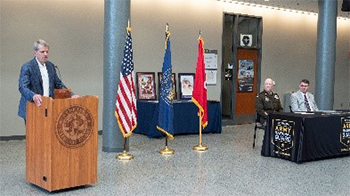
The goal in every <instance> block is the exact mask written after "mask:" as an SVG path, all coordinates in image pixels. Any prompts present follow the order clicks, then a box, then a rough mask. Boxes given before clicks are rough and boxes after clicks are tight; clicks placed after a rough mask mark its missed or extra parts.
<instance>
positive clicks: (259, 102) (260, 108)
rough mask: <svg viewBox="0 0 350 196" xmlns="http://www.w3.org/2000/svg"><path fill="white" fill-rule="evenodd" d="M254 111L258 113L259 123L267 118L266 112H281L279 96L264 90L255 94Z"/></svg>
mask: <svg viewBox="0 0 350 196" xmlns="http://www.w3.org/2000/svg"><path fill="white" fill-rule="evenodd" d="M255 109H256V112H257V113H259V114H260V116H261V118H260V123H261V124H263V123H264V122H265V121H266V119H267V113H271V112H282V111H283V108H282V106H281V100H280V97H279V96H278V95H277V93H274V92H271V93H268V92H266V91H265V90H264V91H262V92H260V93H259V94H258V95H257V96H256V100H255Z"/></svg>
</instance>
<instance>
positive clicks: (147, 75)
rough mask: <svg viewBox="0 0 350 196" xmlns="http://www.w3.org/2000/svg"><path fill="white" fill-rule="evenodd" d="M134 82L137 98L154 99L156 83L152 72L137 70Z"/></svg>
mask: <svg viewBox="0 0 350 196" xmlns="http://www.w3.org/2000/svg"><path fill="white" fill-rule="evenodd" d="M136 82H137V84H136V85H137V97H138V99H141V100H152V99H156V90H155V89H156V87H155V86H156V84H155V74H154V72H137V73H136Z"/></svg>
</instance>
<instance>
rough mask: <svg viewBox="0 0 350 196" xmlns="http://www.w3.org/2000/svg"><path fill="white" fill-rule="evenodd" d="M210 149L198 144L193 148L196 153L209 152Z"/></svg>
mask: <svg viewBox="0 0 350 196" xmlns="http://www.w3.org/2000/svg"><path fill="white" fill-rule="evenodd" d="M208 149H209V147H208V146H207V145H202V144H198V145H195V146H193V150H195V151H207V150H208Z"/></svg>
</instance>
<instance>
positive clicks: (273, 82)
mask: <svg viewBox="0 0 350 196" xmlns="http://www.w3.org/2000/svg"><path fill="white" fill-rule="evenodd" d="M268 80H270V81H271V84H272V85H273V86H275V85H276V82H275V81H274V80H272V79H271V78H266V79H265V82H264V84H265V83H266V82H267V81H268Z"/></svg>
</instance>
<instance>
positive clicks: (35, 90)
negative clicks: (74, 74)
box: [18, 40, 79, 119]
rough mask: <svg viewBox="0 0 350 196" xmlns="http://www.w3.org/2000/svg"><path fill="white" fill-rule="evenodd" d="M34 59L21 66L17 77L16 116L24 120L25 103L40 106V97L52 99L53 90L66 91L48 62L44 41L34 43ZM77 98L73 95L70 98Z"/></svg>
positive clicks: (47, 51)
mask: <svg viewBox="0 0 350 196" xmlns="http://www.w3.org/2000/svg"><path fill="white" fill-rule="evenodd" d="M33 49H34V56H35V57H34V58H33V59H32V60H30V61H29V62H27V63H25V64H24V65H22V68H21V73H20V76H19V92H20V93H21V99H20V101H19V107H18V115H19V116H20V117H22V118H24V119H26V103H27V101H32V102H34V103H35V104H36V105H37V106H40V105H41V102H42V98H41V96H47V97H53V96H54V94H53V92H54V89H66V88H67V87H66V86H65V85H64V84H63V83H62V81H61V80H60V79H59V77H58V76H57V73H56V69H55V65H54V64H53V63H51V62H50V61H48V53H49V44H48V43H47V42H45V41H44V40H38V41H36V42H35V43H34V48H33ZM75 97H79V96H78V95H74V96H73V97H72V98H75Z"/></svg>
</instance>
